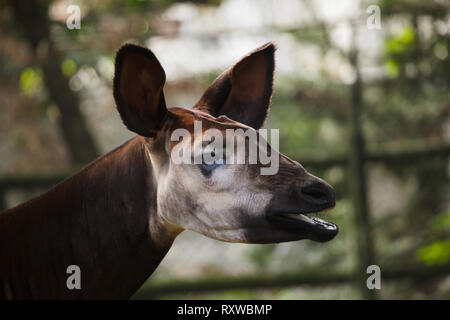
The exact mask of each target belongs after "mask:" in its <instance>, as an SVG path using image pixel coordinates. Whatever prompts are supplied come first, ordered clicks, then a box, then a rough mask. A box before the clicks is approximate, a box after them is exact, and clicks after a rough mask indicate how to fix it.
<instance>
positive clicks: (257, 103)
mask: <svg viewBox="0 0 450 320" xmlns="http://www.w3.org/2000/svg"><path fill="white" fill-rule="evenodd" d="M274 52H275V45H274V44H273V43H271V42H269V43H266V44H265V45H263V46H261V47H259V48H257V49H256V50H254V51H252V52H250V53H249V54H247V55H246V56H245V57H244V58H242V59H241V60H240V61H239V62H238V63H236V64H235V65H234V66H233V67H231V68H230V69H228V70H227V71H225V72H224V73H222V74H221V75H220V76H219V77H218V78H217V79H216V80H215V81H214V82H213V83H212V85H211V86H210V87H209V88H208V89H207V90H206V92H205V93H204V94H203V96H202V98H201V99H200V100H199V101H198V102H197V103H196V104H195V106H194V108H196V109H199V110H202V111H205V112H207V113H209V114H211V115H212V116H215V117H217V116H220V115H226V116H227V117H229V118H231V119H233V120H236V121H239V122H241V123H243V124H246V125H248V126H250V127H253V128H255V129H259V128H260V127H261V126H262V125H263V124H264V121H265V119H266V117H267V113H268V109H269V105H270V100H271V97H272V87H273V73H274V69H275V61H274Z"/></svg>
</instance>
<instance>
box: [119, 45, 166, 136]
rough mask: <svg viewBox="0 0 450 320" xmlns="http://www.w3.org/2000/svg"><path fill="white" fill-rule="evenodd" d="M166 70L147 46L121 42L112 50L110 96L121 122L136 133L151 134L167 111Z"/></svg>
mask: <svg viewBox="0 0 450 320" xmlns="http://www.w3.org/2000/svg"><path fill="white" fill-rule="evenodd" d="M165 81H166V74H165V72H164V69H163V68H162V66H161V64H160V63H159V61H158V59H157V58H156V56H155V55H154V54H153V52H151V51H150V50H148V49H146V48H144V47H141V46H138V45H134V44H126V45H124V46H122V47H121V48H120V49H119V51H118V52H117V54H116V59H115V75H114V99H115V101H116V105H117V110H118V111H119V114H120V116H121V118H122V121H123V123H124V124H125V126H126V127H127V128H128V129H129V130H131V131H133V132H136V133H137V134H139V135H142V136H145V137H155V136H156V134H157V132H158V131H159V130H160V129H161V128H162V126H163V123H164V120H165V118H166V115H167V108H166V102H165V99H164V93H163V87H164V84H165Z"/></svg>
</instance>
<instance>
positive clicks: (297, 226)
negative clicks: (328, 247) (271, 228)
mask: <svg viewBox="0 0 450 320" xmlns="http://www.w3.org/2000/svg"><path fill="white" fill-rule="evenodd" d="M326 210H328V209H326ZM324 211H325V210H322V211H318V212H306V213H292V212H290V213H285V212H283V213H275V214H270V215H268V216H267V219H268V220H269V221H270V222H271V223H272V224H274V225H276V226H277V227H279V228H282V229H284V230H286V231H289V232H293V233H296V234H301V235H304V236H305V237H306V238H308V239H311V240H314V241H317V242H326V241H330V240H331V239H333V238H334V237H335V236H336V235H337V234H338V231H339V228H338V226H337V225H335V224H334V223H331V222H328V221H325V220H323V219H321V218H318V217H316V216H313V215H311V214H319V213H323V212H324Z"/></svg>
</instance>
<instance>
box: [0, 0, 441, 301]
mask: <svg viewBox="0 0 450 320" xmlns="http://www.w3.org/2000/svg"><path fill="white" fill-rule="evenodd" d="M71 4H74V5H78V6H79V7H80V9H81V28H80V29H79V30H77V29H73V30H70V29H68V28H67V26H66V19H67V18H68V16H69V15H70V13H68V11H67V8H68V6H69V5H71ZM370 5H377V6H379V8H380V14H381V25H380V28H369V26H372V27H373V26H374V25H373V24H370V23H369V26H368V25H367V20H368V19H369V18H370V17H371V15H373V14H374V13H375V12H376V10H375V11H370V12H369V13H368V12H367V11H366V10H367V8H368V7H369V6H370ZM369 22H374V21H373V20H369ZM268 41H274V42H275V43H276V44H277V46H278V50H277V52H276V78H275V92H274V97H273V102H272V108H271V115H270V117H269V119H268V121H267V123H266V127H267V128H280V151H281V152H283V153H284V154H286V155H288V156H289V157H291V158H293V159H295V160H298V161H299V162H300V163H302V164H303V165H304V166H305V167H306V169H308V170H309V171H311V172H313V173H315V174H317V175H320V176H321V177H323V178H325V179H326V180H327V181H328V182H330V183H331V184H332V185H333V186H334V187H335V189H336V191H337V200H338V201H337V205H336V208H335V210H333V211H332V212H330V213H329V214H330V217H329V220H331V221H333V222H336V223H337V224H338V225H339V226H340V233H339V234H338V236H337V237H336V239H335V240H333V241H331V242H329V243H324V244H318V243H313V242H311V241H302V242H294V243H284V244H277V245H243V244H227V243H221V242H218V241H215V240H212V239H208V238H205V237H203V236H201V235H198V234H194V233H191V232H184V233H183V234H181V235H180V236H179V237H178V238H177V239H176V241H175V244H174V246H173V247H172V249H171V250H170V251H169V254H168V255H167V256H166V258H165V260H164V261H163V263H162V264H161V265H160V266H159V267H158V269H157V271H156V272H155V274H154V275H153V276H152V277H151V281H148V282H147V283H146V284H145V285H144V286H143V287H142V289H141V290H140V291H139V292H138V293H137V294H136V298H192V299H197V298H219V299H220V298H252V299H253V298H255V299H264V298H272V299H305V298H308V299H358V298H367V299H369V298H388V299H397V298H406V299H415V298H444V299H445V298H447V299H448V298H450V184H449V171H450V166H449V154H450V94H449V85H450V57H449V49H450V3H449V2H448V1H446V0H434V1H419V0H399V1H387V0H383V1H375V0H374V1H353V0H345V1H343V0H341V1H332V0H327V1H326V0H320V1H308V0H278V1H275V0H239V1H238V0H222V1H220V0H211V1H208V0H203V1H192V2H190V1H172V0H155V1H149V0H148V1H147V0H126V1H116V0H104V1H87V0H86V1H75V0H74V1H64V0H62V1H45V0H23V1H22V0H20V1H19V0H9V1H2V2H1V3H0V124H1V125H0V206H1V207H2V208H9V207H12V206H14V205H17V204H19V203H21V202H23V201H25V200H28V199H30V198H31V197H33V196H35V195H37V194H39V193H41V192H43V191H45V190H47V189H48V188H49V187H50V186H51V185H53V184H55V183H56V182H58V181H60V180H61V179H63V178H65V177H67V176H68V175H70V174H72V173H73V172H75V171H76V170H77V169H78V168H79V167H80V166H82V165H84V164H86V163H88V162H90V161H92V160H93V159H95V158H96V157H97V156H100V155H102V154H104V153H105V152H107V151H109V150H111V149H112V148H114V147H116V146H118V145H120V144H121V143H123V142H125V141H126V140H127V139H129V138H131V137H132V136H133V134H132V133H130V132H129V131H127V130H126V128H125V127H124V126H123V125H122V123H121V121H120V118H119V115H118V113H117V112H116V110H115V105H114V101H113V97H112V88H111V84H112V77H113V73H114V65H113V62H114V61H113V58H114V53H115V51H116V50H117V49H118V48H119V46H120V45H121V44H123V43H124V42H134V43H139V44H142V45H145V46H147V47H149V48H151V49H152V50H153V51H154V52H155V54H156V56H157V57H158V59H159V60H160V62H161V64H162V65H163V66H164V68H165V70H166V73H167V85H166V87H165V96H166V99H167V102H168V106H169V107H174V106H182V107H189V106H191V105H192V104H193V103H195V102H196V101H197V99H198V98H199V97H200V96H201V94H202V92H203V90H204V89H205V88H206V87H207V86H208V84H209V83H210V82H211V81H212V80H213V79H214V78H215V77H216V76H217V75H218V74H220V73H221V72H222V71H223V70H224V69H226V68H228V67H229V66H230V65H232V64H233V63H234V62H236V61H237V60H238V59H239V58H240V57H241V56H242V55H244V54H245V53H247V52H248V51H250V50H252V49H254V48H256V47H258V46H260V45H262V44H264V43H266V42H268ZM372 264H376V265H379V266H380V268H381V279H382V282H381V289H380V290H372V291H369V290H367V288H366V279H367V277H368V275H367V274H366V268H367V266H368V265H372ZM125 276H126V275H124V277H125Z"/></svg>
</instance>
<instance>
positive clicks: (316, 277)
mask: <svg viewBox="0 0 450 320" xmlns="http://www.w3.org/2000/svg"><path fill="white" fill-rule="evenodd" d="M449 275H450V265H449V264H446V265H441V266H434V267H425V266H413V267H404V268H397V269H393V268H383V267H381V281H382V282H383V281H385V280H387V281H397V280H413V281H421V280H429V279H430V278H434V277H445V276H449ZM356 280H357V278H356V275H355V274H354V273H352V272H330V271H310V272H304V271H302V272H300V273H282V274H276V275H266V274H260V275H251V276H240V277H236V276H223V277H213V278H211V277H208V278H207V277H202V278H199V279H191V280H184V279H182V280H181V279H178V280H175V279H171V280H170V281H169V280H167V281H162V280H161V281H157V282H154V283H152V282H150V283H149V284H147V285H144V287H142V288H141V289H140V290H139V291H138V292H137V293H136V294H135V296H134V297H133V298H134V299H148V298H156V297H158V296H163V295H168V294H185V293H186V292H189V293H206V292H217V291H226V290H246V289H273V288H281V287H283V288H286V287H296V286H304V285H307V286H327V285H336V284H347V283H348V284H350V283H352V284H353V283H355V281H356Z"/></svg>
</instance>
